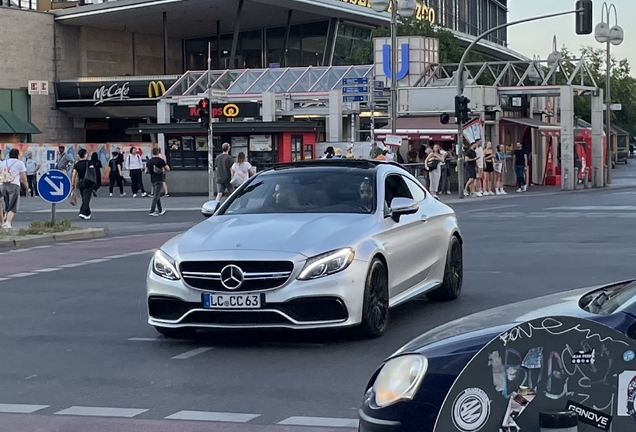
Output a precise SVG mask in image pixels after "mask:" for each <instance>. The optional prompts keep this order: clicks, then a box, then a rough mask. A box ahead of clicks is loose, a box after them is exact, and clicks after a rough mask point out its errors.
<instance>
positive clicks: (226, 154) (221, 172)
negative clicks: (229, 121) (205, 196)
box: [214, 143, 234, 202]
mask: <svg viewBox="0 0 636 432" xmlns="http://www.w3.org/2000/svg"><path fill="white" fill-rule="evenodd" d="M221 148H222V149H223V153H221V154H220V155H218V156H217V157H216V160H215V161H214V164H215V165H216V189H217V191H216V200H217V201H218V202H221V199H222V198H223V194H224V193H225V192H226V191H227V193H228V194H232V192H234V186H232V183H231V181H232V173H231V169H232V165H234V158H233V157H232V155H231V154H230V144H229V143H223V146H222V147H221Z"/></svg>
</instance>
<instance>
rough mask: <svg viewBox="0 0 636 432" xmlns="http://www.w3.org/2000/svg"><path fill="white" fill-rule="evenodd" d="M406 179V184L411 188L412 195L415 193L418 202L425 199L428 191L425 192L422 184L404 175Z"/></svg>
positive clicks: (414, 196)
mask: <svg viewBox="0 0 636 432" xmlns="http://www.w3.org/2000/svg"><path fill="white" fill-rule="evenodd" d="M404 181H405V182H406V185H407V186H408V187H409V190H410V191H411V195H413V199H414V200H415V201H417V202H421V201H424V199H425V198H426V192H424V189H422V187H421V186H420V185H418V184H416V183H415V182H414V181H413V180H411V179H410V178H408V177H404Z"/></svg>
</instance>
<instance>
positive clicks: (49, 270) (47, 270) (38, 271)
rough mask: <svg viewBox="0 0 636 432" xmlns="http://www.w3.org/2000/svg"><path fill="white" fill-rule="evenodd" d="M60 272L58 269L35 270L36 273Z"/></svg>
mask: <svg viewBox="0 0 636 432" xmlns="http://www.w3.org/2000/svg"><path fill="white" fill-rule="evenodd" d="M59 270H62V269H61V268H60V267H50V268H43V269H38V270H35V271H36V272H37V273H51V272H54V271H59Z"/></svg>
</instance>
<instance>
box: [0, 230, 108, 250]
mask: <svg viewBox="0 0 636 432" xmlns="http://www.w3.org/2000/svg"><path fill="white" fill-rule="evenodd" d="M106 234H107V229H106V228H85V229H80V230H74V231H66V232H60V233H51V234H39V235H26V236H19V237H16V238H12V239H6V240H0V249H1V248H12V247H32V246H43V245H49V244H52V243H59V242H67V241H74V240H88V239H93V238H100V237H104V236H106Z"/></svg>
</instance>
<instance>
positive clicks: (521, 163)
mask: <svg viewBox="0 0 636 432" xmlns="http://www.w3.org/2000/svg"><path fill="white" fill-rule="evenodd" d="M513 158H514V165H515V175H516V176H517V192H525V191H526V190H527V188H528V187H527V186H526V171H527V170H528V154H527V153H526V152H525V151H524V150H523V146H522V145H521V143H520V142H517V148H516V149H515V151H514V154H513Z"/></svg>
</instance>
